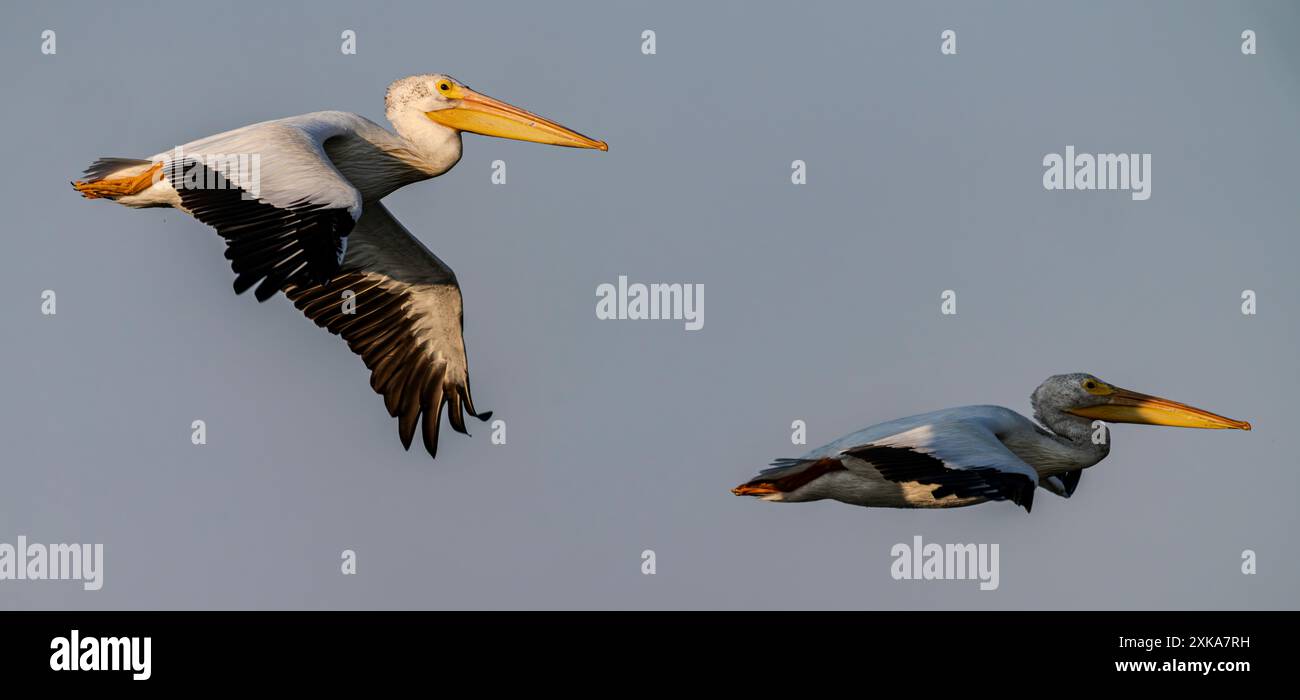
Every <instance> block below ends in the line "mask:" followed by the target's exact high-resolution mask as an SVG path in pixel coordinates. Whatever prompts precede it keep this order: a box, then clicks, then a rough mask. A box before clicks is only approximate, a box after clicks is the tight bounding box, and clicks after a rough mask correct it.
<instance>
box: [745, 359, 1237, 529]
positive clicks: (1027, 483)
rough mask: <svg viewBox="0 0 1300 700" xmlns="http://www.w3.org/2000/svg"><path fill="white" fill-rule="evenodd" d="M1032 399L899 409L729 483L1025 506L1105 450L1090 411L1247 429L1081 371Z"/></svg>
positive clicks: (844, 496)
mask: <svg viewBox="0 0 1300 700" xmlns="http://www.w3.org/2000/svg"><path fill="white" fill-rule="evenodd" d="M1030 401H1031V403H1032V405H1033V408H1034V416H1035V418H1037V419H1038V423H1035V422H1034V421H1032V420H1030V419H1028V418H1026V417H1024V416H1022V415H1020V414H1019V413H1016V412H1015V411H1012V410H1011V409H1009V408H1003V407H1001V406H962V407H959V408H948V409H943V410H940V411H933V412H931V413H923V414H921V415H917V416H911V417H908V418H900V419H898V420H893V421H889V422H887V423H881V424H879V425H873V426H871V427H869V428H864V429H862V430H859V431H857V432H855V433H851V434H849V435H845V436H844V437H842V438H840V439H838V440H835V441H834V442H831V443H828V444H826V445H822V446H821V447H818V448H816V449H814V450H812V451H810V452H808V453H807V454H805V455H803V456H802V457H799V458H796V459H778V460H776V461H774V462H773V463H772V465H771V468H770V469H765V470H763V471H762V472H760V473H759V475H758V476H756V477H754V478H753V479H751V480H750V481H748V482H746V483H744V484H741V485H740V486H737V487H736V488H735V489H732V493H734V494H736V495H738V496H755V497H758V498H761V499H763V500H766V501H780V502H787V503H797V502H803V501H818V500H823V499H833V500H837V501H842V502H844V503H849V504H852V505H859V506H876V507H885V508H954V507H959V506H969V505H974V504H977V503H984V502H986V501H995V500H996V501H1001V500H1009V501H1011V502H1013V503H1015V504H1017V505H1020V506H1022V507H1024V509H1025V510H1026V511H1029V510H1030V509H1031V508H1032V507H1033V502H1034V492H1035V490H1036V489H1037V488H1038V487H1042V488H1044V489H1046V490H1048V491H1051V492H1052V493H1054V494H1056V495H1058V496H1061V497H1064V498H1069V497H1070V496H1071V495H1072V494H1073V493H1074V491H1075V488H1077V487H1078V484H1079V479H1080V477H1081V476H1082V473H1083V470H1084V469H1086V468H1088V467H1091V466H1092V465H1094V464H1096V463H1098V462H1100V461H1101V460H1103V459H1105V458H1106V455H1108V454H1110V437H1109V430H1108V429H1105V428H1104V427H1102V426H1097V425H1094V421H1104V422H1109V423H1144V424H1148V425H1168V426H1178V427H1186V428H1207V429H1214V428H1218V429H1238V430H1250V423H1247V422H1245V421H1238V420H1233V419H1231V418H1225V417H1223V416H1220V415H1216V414H1214V413H1210V412H1208V411H1204V410H1201V409H1199V408H1193V407H1191V406H1188V405H1186V404H1182V403H1178V402H1176V401H1170V400H1168V399H1162V398H1159V397H1155V396H1149V395H1147V394H1140V393H1137V392H1135V391H1129V390H1127V389H1121V388H1119V387H1116V386H1113V385H1111V384H1107V383H1106V382H1103V381H1102V380H1100V379H1098V378H1097V377H1095V376H1093V375H1091V374H1086V373H1075V374H1060V375H1056V376H1053V377H1050V378H1048V379H1047V380H1046V381H1044V382H1043V383H1042V384H1041V385H1039V387H1038V388H1037V389H1036V390H1035V391H1034V393H1033V395H1032V397H1031V399H1030ZM1040 424H1041V425H1040Z"/></svg>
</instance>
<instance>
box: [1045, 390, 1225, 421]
mask: <svg viewBox="0 0 1300 700" xmlns="http://www.w3.org/2000/svg"><path fill="white" fill-rule="evenodd" d="M1107 398H1109V402H1108V403H1104V404H1100V405H1097V406H1085V407H1082V408H1071V409H1067V411H1068V412H1069V413H1073V414H1074V415H1076V416H1083V417H1084V418H1096V419H1099V420H1104V421H1106V422H1108V423H1143V424H1146V425H1170V426H1175V427H1179V428H1207V429H1220V430H1222V429H1236V430H1250V423H1247V422H1246V421H1244V420H1233V419H1232V418H1225V417H1224V416H1221V415H1219V414H1217V413H1210V412H1209V411H1204V410H1201V409H1199V408H1196V407H1194V406H1188V405H1187V404H1185V403H1178V402H1177V401H1170V400H1169V399H1162V398H1160V397H1159V396H1149V395H1147V394H1139V393H1138V392H1136V391H1129V390H1128V389H1120V388H1119V387H1115V390H1114V391H1113V392H1112V393H1111V394H1109V395H1108V397H1107Z"/></svg>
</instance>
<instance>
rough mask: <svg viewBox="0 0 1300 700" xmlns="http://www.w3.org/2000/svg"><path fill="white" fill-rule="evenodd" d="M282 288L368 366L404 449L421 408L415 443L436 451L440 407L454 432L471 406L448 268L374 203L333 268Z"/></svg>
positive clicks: (455, 290)
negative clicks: (313, 280)
mask: <svg viewBox="0 0 1300 700" xmlns="http://www.w3.org/2000/svg"><path fill="white" fill-rule="evenodd" d="M284 293H285V294H286V295H287V296H288V297H289V299H291V300H292V301H293V304H294V306H296V307H298V308H299V309H300V310H301V311H302V312H303V313H304V314H306V315H307V317H308V318H310V319H311V320H313V321H315V322H316V325H318V326H321V327H322V328H325V329H327V330H329V332H331V333H334V334H336V335H341V336H343V339H344V340H346V341H347V343H348V347H349V348H351V349H352V352H354V353H356V354H358V355H360V356H361V359H362V360H363V361H365V363H366V367H368V368H370V371H371V375H370V386H371V387H373V388H374V390H375V391H377V392H379V393H380V394H382V395H383V397H384V405H385V406H386V407H387V408H388V413H389V415H392V416H394V417H396V418H397V419H398V423H397V430H398V435H399V436H400V437H401V439H402V446H403V447H405V448H407V449H410V447H411V440H412V438H413V437H414V436H415V426H416V424H417V423H420V419H421V416H423V436H424V447H425V449H426V450H428V452H429V456H431V457H436V456H437V454H438V426H439V422H440V419H441V415H442V407H443V406H444V405H446V406H447V407H448V409H447V419H448V421H449V422H450V423H451V427H452V428H453V429H455V430H456V431H457V432H461V433H466V432H467V431H466V429H465V415H464V414H465V413H468V414H470V415H471V416H474V417H475V418H479V419H480V420H484V421H486V420H487V419H488V418H490V417H491V415H492V414H491V412H484V413H482V414H479V413H476V412H475V410H474V400H473V399H472V398H471V395H470V389H469V365H468V363H467V361H466V358H465V342H464V338H463V337H462V335H461V329H462V325H463V316H462V312H461V297H460V286H459V285H458V284H457V282H456V275H455V273H453V272H452V271H451V268H449V267H447V265H446V264H444V263H443V262H442V261H441V260H439V259H438V258H437V256H435V255H434V254H433V253H430V252H429V250H428V249H427V248H425V247H424V245H422V244H421V243H420V242H419V241H418V240H416V239H415V238H414V237H413V236H411V234H410V232H408V231H407V230H406V229H405V228H404V227H403V226H402V224H401V223H399V222H398V221H397V220H396V219H394V218H393V216H392V215H391V214H389V213H388V210H387V209H386V208H385V207H384V206H383V205H382V204H380V203H378V202H374V203H371V204H368V205H366V210H365V212H364V213H363V214H362V215H361V218H360V219H359V220H358V221H357V224H356V228H354V229H353V230H352V234H351V241H350V243H349V246H348V253H347V257H346V258H345V259H344V261H343V265H342V267H341V268H340V269H339V274H338V275H337V276H336V277H335V278H334V279H332V280H330V281H329V282H327V283H324V284H306V285H300V284H298V283H295V282H290V283H289V284H288V285H287V286H286V287H285V288H284Z"/></svg>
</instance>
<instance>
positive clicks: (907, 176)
mask: <svg viewBox="0 0 1300 700" xmlns="http://www.w3.org/2000/svg"><path fill="white" fill-rule="evenodd" d="M771 5H774V4H773V3H740V2H714V3H686V2H668V3H653V4H652V3H613V4H611V3H598V2H590V3H579V4H563V5H561V6H560V7H559V8H556V7H555V6H553V5H551V4H539V3H504V4H501V3H490V4H489V3H415V2H403V3H370V2H366V3H361V2H319V3H315V2H313V3H292V2H285V3H253V2H235V3H226V4H220V5H212V4H205V5H196V6H188V5H181V4H176V3H134V2H127V3H114V4H112V5H108V4H102V3H75V4H74V3H57V4H56V3H42V4H30V5H25V6H23V7H17V6H15V7H9V8H7V9H6V10H5V11H4V14H5V21H4V22H0V66H2V67H0V88H2V89H3V94H4V95H5V99H4V100H3V101H0V113H2V114H3V123H4V125H5V135H4V138H3V140H2V142H0V149H3V150H2V152H0V156H2V157H3V160H4V162H5V163H6V167H4V168H3V169H0V197H3V202H4V210H5V224H4V229H5V242H6V247H5V254H4V257H3V262H2V263H0V265H3V270H4V274H2V275H0V314H2V317H3V319H4V321H5V323H4V340H5V342H4V343H3V349H0V358H3V361H0V385H2V386H3V387H4V391H3V398H2V399H0V426H2V427H0V431H3V444H4V446H3V455H4V457H3V482H2V483H3V486H2V487H0V542H14V541H15V539H16V537H17V536H18V535H20V534H22V535H27V536H28V537H29V538H32V539H34V540H39V541H44V542H99V543H103V544H104V546H105V558H106V562H105V579H104V587H103V589H102V590H100V591H98V592H85V591H83V590H82V589H81V587H80V586H79V585H77V584H74V583H56V582H9V581H7V582H0V608H3V609H27V608H198V609H206V608H295V609H296V608H306V609H334V608H436V609H443V608H451V609H461V608H506V609H527V608H543V609H551V608H619V609H622V608H632V609H642V608H650V609H655V608H688V609H696V608H764V609H770V608H869V609H892V608H916V609H951V608H977V609H978V608H998V609H1001V608H1012V609H1015V608H1294V607H1296V604H1297V590H1300V551H1298V547H1297V542H1296V539H1295V537H1296V535H1295V533H1296V532H1297V530H1300V527H1298V526H1300V522H1298V520H1300V519H1298V518H1297V506H1296V497H1297V494H1298V493H1300V477H1298V476H1297V466H1300V465H1297V456H1296V455H1297V448H1296V429H1295V426H1296V423H1297V422H1300V410H1298V409H1297V401H1298V399H1300V387H1298V386H1297V381H1296V378H1297V375H1296V368H1295V357H1296V346H1297V327H1296V320H1295V312H1296V308H1297V302H1300V299H1298V294H1297V289H1296V281H1295V261H1296V259H1297V253H1300V250H1298V249H1297V244H1296V222H1297V219H1298V215H1300V199H1297V198H1296V196H1295V189H1296V163H1297V162H1300V141H1298V140H1297V138H1296V128H1295V115H1296V113H1297V100H1298V94H1297V80H1296V75H1297V68H1298V67H1300V44H1297V37H1300V21H1298V20H1300V11H1298V10H1297V8H1296V6H1295V5H1294V4H1293V3H1287V2H1248V3H1176V2H1143V3H1122V2H1102V3H1086V4H1083V3H1080V4H1077V5H1075V6H1073V7H1064V6H1062V5H1061V4H1059V3H1035V2H1023V3H1006V2H999V3H989V2H984V3H968V2H957V3H937V2H936V3H924V4H923V5H921V6H916V5H914V4H904V3H872V4H868V5H864V4H860V3H823V2H813V3H782V4H781V6H780V7H773V6H771ZM948 28H951V29H954V30H956V31H957V32H958V49H959V53H958V55H957V56H955V57H945V56H941V55H940V53H939V50H938V48H939V34H940V32H941V31H942V30H944V29H948ZM1247 28H1251V29H1255V30H1256V31H1257V32H1258V34H1259V47H1260V48H1259V54H1258V55H1256V56H1249V57H1248V56H1243V55H1242V54H1241V53H1240V51H1239V45H1240V39H1239V38H1238V37H1239V35H1240V33H1241V31H1242V30H1243V29H1247ZM43 29H54V30H55V31H56V32H57V33H58V34H57V37H58V39H57V41H58V44H57V46H58V53H57V55H54V56H45V55H42V54H41V52H40V50H39V49H40V33H41V31H42V30H43ZM344 29H354V30H356V31H357V33H358V53H357V55H355V56H345V55H342V54H341V53H340V51H339V44H340V41H341V40H340V38H339V35H340V33H341V32H342V31H343V30H344ZM644 29H654V30H655V31H656V32H657V34H658V37H657V38H658V42H657V43H658V54H657V55H655V56H643V55H641V53H640V50H639V49H640V43H641V40H640V35H641V31H642V30H644ZM422 72H447V73H450V74H452V75H454V76H456V77H457V78H459V79H460V80H462V81H464V82H466V83H468V84H469V85H471V86H472V87H474V88H476V89H479V90H481V91H483V92H486V93H487V94H490V95H492V96H494V97H498V98H501V99H504V100H507V101H509V102H512V103H514V104H518V105H520V106H523V107H525V108H527V109H530V110H533V111H535V112H537V113H539V114H542V115H544V116H547V117H550V118H553V119H555V120H557V121H559V122H561V123H563V124H565V125H566V126H570V127H572V128H574V129H577V130H579V131H581V132H583V133H586V134H588V135H591V136H594V137H597V138H602V139H605V140H607V141H608V142H609V143H610V152H609V153H603V154H602V153H596V152H589V151H573V150H568V149H559V148H549V147H544V146H539V145H535V144H523V143H517V142H508V141H501V140H494V139H487V138H483V137H478V136H467V137H466V143H465V156H464V159H463V160H462V161H461V163H460V165H459V166H458V167H456V168H455V169H454V170H452V171H451V172H450V173H448V174H447V175H445V176H443V177H441V178H438V179H436V180H433V181H430V182H426V183H421V184H417V185H414V186H411V187H409V188H407V189H405V190H403V191H400V192H398V193H396V194H394V195H392V196H391V197H390V198H389V199H388V200H386V203H387V204H388V206H389V208H390V209H391V210H392V211H393V213H394V214H395V215H396V216H397V217H398V218H400V219H402V220H403V221H404V222H405V223H406V224H407V225H408V226H409V228H411V230H412V231H413V232H414V233H416V234H417V235H418V236H419V237H420V238H421V239H422V240H423V241H424V242H425V243H426V244H427V245H429V247H430V248H431V249H433V250H434V251H435V252H436V253H437V254H438V255H439V256H441V257H442V258H443V259H444V260H446V261H447V262H448V263H449V264H450V265H451V266H452V267H453V268H454V269H455V270H456V272H457V274H458V275H459V277H460V280H461V282H462V287H463V291H464V296H465V319H466V329H465V334H466V342H467V345H468V348H469V353H470V371H471V375H472V378H473V386H474V390H475V400H476V403H477V405H478V407H479V408H480V409H491V410H494V411H496V412H497V415H498V417H501V418H503V419H504V420H506V421H507V424H508V439H509V441H508V444H507V445H505V446H494V445H492V444H491V443H490V441H489V431H488V430H487V428H486V426H482V425H478V426H475V429H474V430H473V432H474V436H473V438H465V437H463V436H460V435H457V434H454V433H451V432H450V431H449V430H447V428H446V427H445V426H444V429H443V430H444V432H443V435H444V437H443V442H442V445H441V450H440V452H439V457H438V459H437V460H436V461H430V460H429V459H428V458H427V456H426V455H424V454H423V453H422V452H421V451H419V450H418V449H416V450H412V451H411V452H409V453H406V452H403V451H402V449H401V446H400V444H399V442H398V440H397V435H396V426H395V421H394V420H392V419H391V418H389V417H388V415H387V414H386V412H385V411H384V409H383V404H382V400H381V399H380V397H379V396H377V395H376V394H374V393H373V392H372V391H371V390H370V388H369V384H368V373H367V372H366V370H365V368H364V366H363V365H362V363H361V362H360V360H359V359H358V358H356V357H355V356H353V355H352V354H351V353H350V352H349V351H348V350H347V348H346V347H345V345H344V344H343V343H342V342H341V341H340V340H338V339H336V338H333V337H331V336H329V335H328V334H326V333H325V332H324V331H322V330H320V329H318V328H316V327H315V326H314V325H313V324H312V323H310V322H309V321H307V320H306V319H304V318H303V317H301V316H300V314H299V313H298V312H297V311H295V310H294V309H293V308H292V305H291V304H289V303H288V302H287V301H286V300H284V299H283V298H282V297H277V298H276V299H274V300H272V301H270V302H267V303H266V304H261V305H259V304H257V303H256V301H254V300H253V299H252V297H251V295H244V296H238V297H237V296H235V295H234V294H233V293H232V292H231V289H230V284H231V272H230V270H229V268H228V266H227V263H226V261H225V260H224V259H223V258H222V250H223V244H222V242H221V240H220V238H219V237H218V236H217V235H216V234H215V233H213V232H212V231H211V230H209V229H207V228H206V227H204V226H203V225H201V224H199V223H197V222H195V221H193V220H192V219H190V218H188V217H186V216H184V215H183V214H180V213H179V212H175V211H165V210H151V211H133V210H128V209H126V208H123V207H117V206H113V205H111V204H109V203H105V202H101V201H95V202H88V201H82V200H81V199H79V198H78V197H77V196H76V195H75V194H74V193H73V192H72V191H71V189H70V188H69V187H68V185H67V182H68V180H70V179H71V178H72V177H74V176H76V175H77V174H78V173H79V172H80V171H81V170H82V169H83V168H84V167H85V166H86V165H87V164H89V163H90V162H91V161H93V160H94V159H95V158H96V157H99V156H137V157H140V156H147V155H148V154H151V153H154V152H157V151H160V150H163V149H166V148H169V147H171V146H173V145H175V144H177V143H183V142H186V141H189V140H192V139H194V138H197V137H200V136H204V135H207V134H211V133H215V132H219V131H223V130H226V129H230V128H234V127H238V126H241V125H244V124H248V123H252V122H256V121H262V120H266V119H272V118H277V117H282V116H288V115H292V114H299V113H303V112H310V111H315V110H321V109H340V110H348V111H354V112H358V113H360V114H362V115H365V116H367V117H369V118H371V119H374V120H376V121H381V122H382V121H383V116H384V115H383V95H384V89H385V87H386V86H387V84H388V83H389V82H390V81H392V80H394V79H396V78H399V77H402V76H405V75H409V74H414V73H422ZM1066 145H1074V146H1076V148H1078V149H1079V150H1080V151H1088V152H1111V151H1122V152H1138V153H1142V152H1149V153H1152V154H1153V161H1154V163H1153V185H1152V192H1153V194H1152V197H1151V199H1150V200H1148V201H1145V202H1135V201H1132V200H1130V199H1129V197H1128V196H1127V194H1126V193H1120V192H1048V191H1045V190H1044V189H1043V188H1042V186H1041V178H1042V170H1043V169H1042V166H1041V160H1042V158H1043V156H1044V155H1045V154H1047V153H1049V152H1062V151H1063V149H1064V148H1065V146H1066ZM496 159H502V160H504V161H506V163H507V165H508V169H509V184H507V185H505V186H499V187H498V186H493V185H492V184H491V182H490V180H489V177H490V173H491V170H490V164H491V162H492V161H493V160H496ZM794 159H803V160H805V161H806V162H807V163H808V184H807V185H806V186H803V187H795V186H792V185H791V184H790V182H789V173H790V169H789V168H790V162H791V161H792V160H794ZM619 275H628V276H629V277H630V278H631V279H632V280H634V281H643V282H691V283H702V284H704V285H705V287H706V289H707V294H706V305H705V306H706V315H705V318H706V322H705V327H704V329H703V330H700V331H696V332H686V331H684V330H683V329H682V324H681V322H679V321H677V322H673V321H664V322H649V321H645V322H617V321H598V320H597V319H596V317H595V312H594V311H595V301H596V298H595V294H594V292H595V288H596V287H597V285H599V284H600V283H602V282H613V281H616V280H617V278H618V276H619ZM44 289H53V290H55V291H56V292H57V293H58V314H57V315H56V316H53V317H46V316H42V315H41V314H40V311H39V305H40V293H41V290H44ZM945 289H954V290H956V291H957V292H958V309H959V313H958V315H957V316H955V317H944V316H941V315H940V314H939V313H938V308H939V294H940V292H941V291H942V290H945ZM1243 289H1253V290H1255V291H1256V292H1258V294H1259V313H1258V315H1257V316H1254V317H1245V316H1243V315H1242V314H1241V313H1240V312H1239V305H1240V299H1239V296H1240V293H1241V291H1242V290H1243ZM1069 371H1089V372H1093V373H1096V374H1097V375H1098V376H1100V377H1102V378H1103V379H1106V380H1108V381H1111V382H1114V383H1116V384H1119V385H1121V386H1125V387H1130V388H1133V389H1137V390H1139V391H1145V392H1149V393H1157V394H1161V395H1165V396H1168V397H1170V398H1174V399H1178V400H1182V401H1187V402H1189V403H1192V404H1194V405H1198V406H1201V407H1204V408H1207V409H1209V410H1212V411H1216V412H1220V413H1224V414H1226V415H1229V416H1232V417H1234V418H1243V419H1248V420H1250V421H1252V422H1253V423H1254V425H1255V430H1254V431H1253V432H1249V433H1244V432H1237V431H1231V432H1225V431H1193V430H1178V429H1172V428H1150V427H1143V426H1119V427H1116V428H1115V430H1114V431H1113V441H1114V451H1113V452H1112V454H1111V456H1110V457H1109V458H1108V459H1106V460H1105V461H1103V462H1102V463H1101V464H1099V465H1098V466H1097V467H1095V468H1093V469H1090V470H1089V471H1088V472H1087V474H1086V475H1085V478H1084V479H1083V481H1082V484H1081V486H1080V488H1079V491H1078V492H1077V493H1076V494H1075V496H1074V498H1072V499H1071V500H1069V501H1066V500H1062V499H1058V498H1056V497H1054V496H1052V495H1050V494H1048V493H1046V492H1042V491H1040V493H1039V495H1038V498H1037V503H1036V506H1035V508H1034V512H1033V513H1032V514H1031V515H1026V514H1025V513H1024V512H1023V511H1022V510H1021V509H1019V508H1017V507H1015V506H1013V505H1010V504H1005V503H1000V504H988V505H982V506H977V507H973V508H965V509H953V510H945V511H897V510H875V509H863V508H854V507H850V506H846V505H843V504H838V503H832V502H822V503H815V504H799V505H788V506H780V505H772V504H766V503H760V502H755V501H753V500H750V499H741V498H736V497H733V496H732V495H731V494H730V493H728V489H729V488H730V487H731V486H733V485H735V484H736V483H739V482H740V481H743V480H744V479H747V478H748V477H750V476H751V475H752V474H753V472H754V471H755V470H756V469H757V468H758V467H761V466H762V465H764V464H765V463H766V462H767V461H768V460H769V459H771V458H773V457H785V456H792V455H795V454H798V453H800V452H802V451H803V450H804V449H805V448H802V447H795V446H792V445H791V444H790V441H789V435H790V430H789V425H790V423H791V421H792V420H794V419H796V418H798V419H802V420H805V421H807V423H808V437H809V443H810V446H812V445H816V444H820V443H822V442H826V441H828V440H831V439H833V438H836V437H838V436H840V435H842V434H844V433H846V432H849V431H851V430H854V429H857V428H860V427H862V426H865V425H869V424H872V423H877V422H880V421H884V420H888V419H891V418H896V417H899V416H904V415H909V414H913V413H918V412H922V411H927V410H932V409H936V408H942V407H946V406H955V405H961V404H970V403H996V404H1001V405H1005V406H1008V407H1010V408H1013V409H1015V410H1018V411H1021V412H1028V411H1029V406H1028V396H1029V393H1030V392H1031V391H1032V390H1033V388H1034V387H1035V386H1036V385H1037V384H1038V383H1039V382H1040V381H1042V380H1043V379H1044V378H1045V377H1047V376H1048V375H1051V374H1056V373H1060V372H1069ZM196 418H199V419H203V420H205V421H206V422H207V425H208V444H207V445H204V446H201V447H196V446H193V445H191V444H190V429H189V426H190V422H191V421H192V420H194V419H196ZM914 535H921V536H922V537H924V538H925V540H926V541H932V542H939V543H944V542H982V543H998V544H1000V546H1001V557H1000V560H1001V562H1000V563H1001V576H1000V584H1001V585H1000V588H999V589H998V590H996V591H991V592H982V591H980V590H979V589H978V586H977V585H976V584H975V583H974V582H928V583H927V582H898V581H894V580H892V579H891V578H890V575H889V564H890V563H891V559H890V557H889V549H890V547H891V546H892V545H893V544H895V543H897V542H911V539H912V537H913V536H914ZM344 549H353V550H355V551H356V552H357V554H358V569H359V573H358V574H357V575H355V576H349V577H345V576H342V575H340V573H339V555H340V552H341V551H342V550H344ZM644 549H654V550H655V551H656V553H657V561H658V573H657V574H656V575H654V576H644V575H642V574H641V572H640V563H641V562H640V553H641V551H642V550H644ZM1243 549H1253V550H1255V551H1256V552H1257V553H1258V557H1259V573H1258V574H1257V575H1255V576H1244V575H1242V574H1241V573H1240V571H1239V562H1240V554H1241V551H1242V550H1243Z"/></svg>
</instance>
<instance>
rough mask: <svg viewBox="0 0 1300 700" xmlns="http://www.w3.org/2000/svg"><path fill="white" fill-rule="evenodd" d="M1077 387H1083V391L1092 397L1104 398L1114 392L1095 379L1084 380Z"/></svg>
mask: <svg viewBox="0 0 1300 700" xmlns="http://www.w3.org/2000/svg"><path fill="white" fill-rule="evenodd" d="M1079 385H1080V386H1082V387H1083V389H1084V391H1086V392H1088V393H1089V394H1093V395H1094V396H1106V395H1108V394H1111V393H1113V392H1114V389H1111V388H1110V386H1108V385H1106V384H1105V383H1103V382H1099V381H1097V380H1096V379H1085V380H1083V381H1082V382H1080V383H1079Z"/></svg>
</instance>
